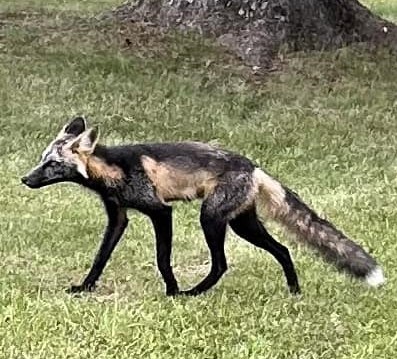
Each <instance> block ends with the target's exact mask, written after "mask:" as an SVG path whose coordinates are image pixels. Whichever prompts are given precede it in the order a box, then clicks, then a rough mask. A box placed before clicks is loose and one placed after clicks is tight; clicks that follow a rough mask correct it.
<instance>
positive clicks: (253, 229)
mask: <svg viewBox="0 0 397 359" xmlns="http://www.w3.org/2000/svg"><path fill="white" fill-rule="evenodd" d="M230 227H231V228H232V229H233V231H234V232H235V233H236V234H237V235H239V236H240V237H242V238H244V239H245V240H247V241H248V242H250V243H252V244H253V245H255V246H257V247H260V248H262V249H264V250H266V251H268V252H269V253H270V254H272V255H273V257H274V258H275V259H276V260H277V261H278V262H279V263H280V264H281V266H282V267H283V270H284V274H285V277H286V279H287V284H288V287H289V290H290V292H291V293H294V294H297V293H300V288H299V283H298V278H297V275H296V272H295V269H294V265H293V262H292V259H291V257H290V255H289V251H288V249H287V248H286V247H284V246H283V245H282V244H280V243H278V242H277V241H276V240H275V239H274V238H273V237H272V236H271V235H270V234H269V233H268V232H267V231H266V229H265V228H264V226H263V225H262V223H261V222H260V221H259V219H258V218H257V215H256V212H255V210H254V209H251V210H249V211H247V212H244V213H242V214H240V215H239V216H238V217H236V218H235V219H233V220H232V221H230Z"/></svg>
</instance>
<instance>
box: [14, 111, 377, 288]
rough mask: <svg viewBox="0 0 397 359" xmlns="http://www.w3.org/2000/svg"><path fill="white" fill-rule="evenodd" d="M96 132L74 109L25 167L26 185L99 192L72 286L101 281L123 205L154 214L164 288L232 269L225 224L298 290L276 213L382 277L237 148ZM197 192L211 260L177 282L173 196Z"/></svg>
mask: <svg viewBox="0 0 397 359" xmlns="http://www.w3.org/2000/svg"><path fill="white" fill-rule="evenodd" d="M98 140H99V130H98V127H96V126H94V127H90V126H88V124H87V120H86V118H85V117H84V116H75V117H74V118H72V119H71V120H69V121H68V122H67V123H66V124H65V125H64V126H63V127H62V129H61V130H60V132H59V133H58V135H57V136H56V137H55V139H54V140H53V141H51V143H50V144H49V145H48V146H47V147H46V148H45V150H44V151H43V153H42V155H41V158H40V160H39V163H38V164H37V165H36V166H35V167H34V168H33V169H31V170H30V171H29V172H28V173H27V174H26V175H25V176H23V177H21V182H22V183H23V184H24V185H25V186H27V187H29V188H30V189H38V188H43V187H46V186H49V185H53V184H56V183H61V182H70V183H75V184H78V185H80V186H83V187H85V188H87V189H88V190H90V191H92V192H94V193H95V194H97V195H98V196H99V197H100V198H101V201H102V203H103V206H104V210H105V212H106V214H107V223H106V227H105V230H104V234H103V237H102V242H101V244H100V246H99V249H97V252H96V253H95V257H94V260H93V263H92V265H91V267H90V270H89V272H88V274H87V275H86V276H85V278H84V280H83V281H82V282H80V284H78V285H71V287H69V288H68V289H67V292H68V293H81V292H90V291H93V290H94V289H95V288H96V287H97V282H98V280H99V278H100V276H101V275H102V273H103V271H104V268H105V266H106V264H107V263H108V261H109V259H110V257H111V256H112V253H113V251H114V249H115V247H116V246H117V244H118V242H119V241H120V239H121V237H122V236H123V233H124V231H125V229H126V228H127V226H128V223H129V219H128V216H127V211H128V210H129V209H131V210H135V211H138V212H140V213H142V214H143V215H145V216H147V217H148V218H149V219H150V223H151V225H152V228H153V231H154V237H155V251H156V265H157V268H158V270H159V272H160V274H161V277H162V280H163V282H164V285H165V295H166V296H176V295H189V296H197V295H200V294H202V293H204V292H207V291H208V290H209V289H211V288H212V287H213V286H215V285H216V284H217V283H218V281H219V280H220V279H221V278H222V276H223V275H224V274H225V272H226V271H227V269H228V264H227V259H226V255H225V236H226V232H227V229H228V228H231V230H232V231H233V232H234V233H235V234H236V235H237V237H240V238H241V239H244V240H246V241H247V242H248V243H250V244H252V245H253V246H255V247H258V248H260V249H262V250H264V251H267V252H268V253H269V254H270V255H271V256H273V258H274V259H275V260H276V262H278V264H279V265H280V266H281V268H282V270H283V273H284V276H285V280H286V283H287V286H288V290H289V293H291V295H297V294H300V293H301V288H300V284H299V281H298V276H297V272H296V269H295V265H294V263H293V260H292V258H291V255H290V252H289V250H288V248H287V247H286V246H284V245H283V244H281V243H280V242H278V241H277V240H276V239H275V238H273V236H272V235H271V234H270V233H269V232H268V230H267V229H266V228H265V225H264V223H263V222H264V221H263V220H262V219H261V215H262V216H263V217H264V218H269V219H271V220H274V221H276V222H278V223H279V224H280V225H281V226H282V227H284V228H285V229H286V230H287V232H290V233H291V234H293V237H294V238H296V239H297V240H298V241H300V242H301V243H304V244H305V245H307V246H308V247H310V248H311V249H313V250H314V252H315V253H316V254H317V255H319V256H320V258H322V259H324V260H325V261H327V262H330V263H331V264H333V265H334V267H335V268H337V269H338V270H340V271H341V272H345V273H346V274H348V275H350V276H351V277H353V278H355V279H357V280H363V281H364V282H366V283H367V284H368V285H369V286H372V287H379V286H381V285H382V284H384V283H385V277H384V274H383V270H382V268H381V266H380V265H379V264H378V263H377V261H376V260H375V259H374V258H373V257H372V256H371V255H370V254H369V253H368V252H367V251H366V250H365V249H364V248H363V247H362V246H361V245H359V244H358V243H356V242H354V241H353V240H351V239H349V238H348V237H347V236H346V235H345V234H344V233H343V232H342V231H341V230H339V229H337V228H336V227H335V226H334V224H332V223H331V222H330V221H328V220H326V219H324V218H322V217H320V216H319V215H318V214H317V213H316V212H315V211H314V210H313V209H312V208H311V207H310V206H309V205H308V204H306V203H305V202H303V200H302V199H301V198H300V197H299V195H298V194H297V193H295V192H294V191H292V190H291V189H289V188H288V187H286V186H285V185H284V184H282V183H281V182H280V181H279V180H278V179H277V178H276V177H274V176H272V175H270V174H269V173H268V172H267V171H265V170H264V169H261V167H259V166H257V165H256V164H255V163H254V162H252V161H251V160H250V159H248V158H247V157H245V156H243V155H241V154H238V153H236V152H233V151H229V150H225V149H222V148H220V147H218V146H216V145H212V144H209V143H204V142H199V141H180V142H155V143H138V144H119V145H113V146H108V145H104V144H101V143H99V141H98ZM193 200H199V201H201V206H200V216H199V217H200V218H199V220H200V225H201V229H202V231H203V234H204V238H205V241H206V244H207V246H208V250H209V255H210V258H211V264H210V268H209V271H208V273H207V275H206V276H205V278H204V279H203V280H202V281H200V282H199V283H198V284H197V285H195V286H193V287H192V288H191V289H187V290H180V289H179V286H178V282H177V280H176V278H175V276H174V272H173V267H172V266H171V256H172V241H173V212H172V204H173V202H175V201H185V202H189V201H193Z"/></svg>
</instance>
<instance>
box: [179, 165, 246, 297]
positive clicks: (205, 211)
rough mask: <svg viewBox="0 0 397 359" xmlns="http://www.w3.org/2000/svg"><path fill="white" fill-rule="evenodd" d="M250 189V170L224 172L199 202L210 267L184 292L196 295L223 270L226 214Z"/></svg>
mask: <svg viewBox="0 0 397 359" xmlns="http://www.w3.org/2000/svg"><path fill="white" fill-rule="evenodd" d="M251 189H252V177H251V176H250V173H241V172H237V173H228V174H226V175H224V176H223V177H222V178H221V184H219V185H218V186H217V187H216V188H215V189H214V191H213V192H212V193H211V195H209V196H208V197H207V198H206V199H205V200H204V201H203V204H202V206H201V213H200V224H201V227H202V230H203V232H204V236H205V240H206V242H207V245H208V249H209V252H210V255H211V269H210V271H209V273H208V275H207V277H205V278H204V279H203V280H202V281H201V282H200V283H199V284H197V285H196V286H195V287H194V288H192V289H190V290H188V291H182V292H180V293H181V294H185V295H199V294H201V293H203V292H205V291H207V290H209V289H210V288H211V287H213V286H214V285H215V284H216V283H217V282H218V281H219V280H220V279H221V277H222V276H223V274H224V273H225V272H226V270H227V261H226V256H225V235H226V228H227V225H228V222H229V220H230V218H232V217H233V216H234V213H235V212H236V211H238V210H239V208H241V207H242V206H243V205H244V203H246V201H247V198H248V195H249V193H250V191H251Z"/></svg>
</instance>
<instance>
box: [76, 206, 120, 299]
mask: <svg viewBox="0 0 397 359" xmlns="http://www.w3.org/2000/svg"><path fill="white" fill-rule="evenodd" d="M103 202H104V205H105V209H106V213H107V216H108V224H107V227H106V230H105V234H104V237H103V240H102V243H101V246H100V248H99V250H98V253H97V254H96V256H95V259H94V262H93V264H92V266H91V269H90V271H89V273H88V275H87V276H86V278H85V279H84V281H83V282H82V283H81V284H80V285H73V286H72V287H71V288H69V289H68V292H69V293H80V292H84V291H92V290H93V289H94V288H95V283H96V281H97V280H98V278H99V277H100V275H101V274H102V272H103V269H104V268H105V266H106V263H107V261H108V260H109V258H110V256H111V254H112V252H113V250H114V248H115V247H116V245H117V243H118V242H119V240H120V238H121V236H122V235H123V233H124V230H125V228H126V227H127V225H128V218H127V210H126V209H125V208H123V207H121V206H120V205H119V203H118V201H117V200H114V199H104V200H103Z"/></svg>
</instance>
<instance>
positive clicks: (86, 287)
mask: <svg viewBox="0 0 397 359" xmlns="http://www.w3.org/2000/svg"><path fill="white" fill-rule="evenodd" d="M94 289H95V284H80V285H72V286H71V287H70V288H68V289H67V290H66V293H68V294H78V293H82V292H92V291H93V290H94Z"/></svg>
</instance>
